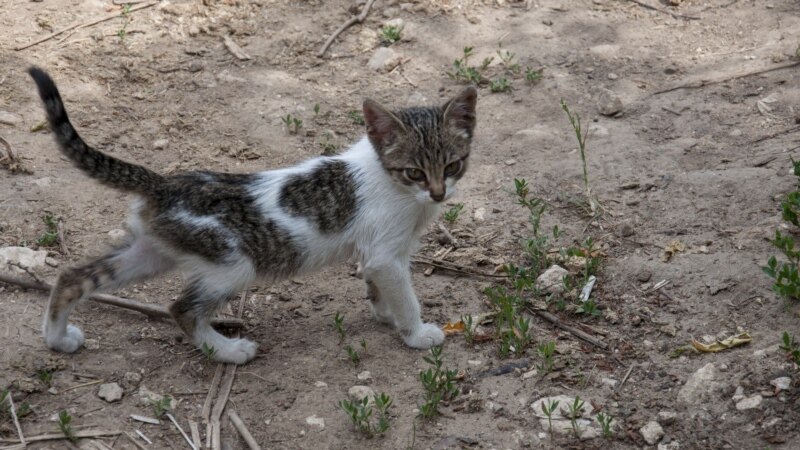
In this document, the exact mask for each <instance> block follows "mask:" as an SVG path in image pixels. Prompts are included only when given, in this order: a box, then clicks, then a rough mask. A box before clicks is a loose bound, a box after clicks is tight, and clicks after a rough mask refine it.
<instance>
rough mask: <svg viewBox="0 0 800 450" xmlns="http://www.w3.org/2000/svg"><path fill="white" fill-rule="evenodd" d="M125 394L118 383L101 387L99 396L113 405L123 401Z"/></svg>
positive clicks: (98, 392)
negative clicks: (123, 394) (120, 400)
mask: <svg viewBox="0 0 800 450" xmlns="http://www.w3.org/2000/svg"><path fill="white" fill-rule="evenodd" d="M123 392H124V391H123V390H122V387H121V386H120V385H118V384H117V383H106V384H101V385H100V389H99V390H98V391H97V396H98V397H100V398H102V399H103V400H105V401H107V402H109V403H111V402H116V401H117V400H119V399H121V398H122V393H123Z"/></svg>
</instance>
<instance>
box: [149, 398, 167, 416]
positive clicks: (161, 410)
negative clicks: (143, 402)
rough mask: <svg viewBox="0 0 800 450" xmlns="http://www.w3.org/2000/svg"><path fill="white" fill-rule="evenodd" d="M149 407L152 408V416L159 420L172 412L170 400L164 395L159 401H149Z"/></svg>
mask: <svg viewBox="0 0 800 450" xmlns="http://www.w3.org/2000/svg"><path fill="white" fill-rule="evenodd" d="M150 405H151V406H152V407H153V415H155V416H156V419H160V418H162V417H164V414H166V413H168V412H170V411H171V410H172V398H170V397H167V396H166V395H165V396H163V397H161V399H159V400H152V399H151V400H150Z"/></svg>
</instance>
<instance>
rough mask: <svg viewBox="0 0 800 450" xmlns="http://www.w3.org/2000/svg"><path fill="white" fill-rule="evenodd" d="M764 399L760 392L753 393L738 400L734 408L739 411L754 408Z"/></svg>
mask: <svg viewBox="0 0 800 450" xmlns="http://www.w3.org/2000/svg"><path fill="white" fill-rule="evenodd" d="M762 401H764V398H763V397H761V395H760V394H756V395H753V396H751V397H745V398H744V399H742V400H739V402H737V403H736V409H738V410H739V411H745V410H748V409H754V408H758V407H759V406H761V402H762Z"/></svg>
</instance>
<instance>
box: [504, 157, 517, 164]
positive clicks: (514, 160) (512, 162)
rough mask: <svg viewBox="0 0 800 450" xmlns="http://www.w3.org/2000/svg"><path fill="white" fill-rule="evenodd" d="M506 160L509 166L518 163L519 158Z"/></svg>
mask: <svg viewBox="0 0 800 450" xmlns="http://www.w3.org/2000/svg"><path fill="white" fill-rule="evenodd" d="M504 162H505V165H507V166H513V165H514V164H516V163H517V160H516V159H514V158H511V159H507V160H505V161H504Z"/></svg>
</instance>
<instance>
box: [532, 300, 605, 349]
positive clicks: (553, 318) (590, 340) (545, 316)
mask: <svg viewBox="0 0 800 450" xmlns="http://www.w3.org/2000/svg"><path fill="white" fill-rule="evenodd" d="M529 310H530V311H531V312H532V313H534V314H536V315H537V316H539V317H541V318H542V319H544V320H546V321H548V322H550V323H552V324H553V325H555V326H556V327H558V328H561V329H562V330H564V331H566V332H569V333H572V334H573V335H574V336H575V337H577V338H579V339H583V340H584V341H586V342H588V343H590V344H592V345H594V346H595V347H600V348H602V349H603V350H605V349H607V348H608V344H606V343H605V342H603V341H601V340H600V339H597V338H596V337H594V336H592V335H590V334H588V333H586V332H584V331H581V330H579V329H577V328H573V327H571V326H569V325H567V324H565V323H564V322H562V321H561V319H559V318H558V317H556V316H554V315H553V314H550V313H549V312H547V311H543V310H539V309H531V308H529Z"/></svg>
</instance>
